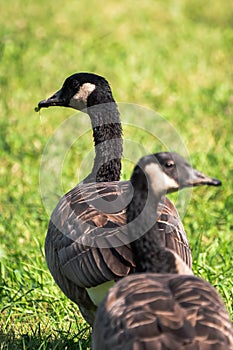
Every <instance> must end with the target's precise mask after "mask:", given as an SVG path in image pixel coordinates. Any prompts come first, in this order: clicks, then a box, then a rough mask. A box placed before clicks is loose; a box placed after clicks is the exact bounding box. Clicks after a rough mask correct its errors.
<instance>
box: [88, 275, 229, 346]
mask: <svg viewBox="0 0 233 350" xmlns="http://www.w3.org/2000/svg"><path fill="white" fill-rule="evenodd" d="M111 291H112V292H111ZM111 291H110V292H109V293H108V296H107V297H106V298H105V299H106V300H105V302H104V303H102V304H101V306H100V310H99V312H98V314H97V320H96V322H95V327H97V329H96V330H97V331H96V330H95V332H94V339H93V344H95V341H96V339H95V337H96V336H97V335H101V336H100V337H99V338H100V339H104V340H105V341H104V343H103V344H101V347H98V349H101V350H104V349H114V350H115V349H121V350H130V349H137V350H144V349H154V350H157V349H158V350H160V349H174V350H178V349H184V350H190V349H191V350H192V349H193V350H196V349H202V350H203V349H209V350H212V349H218V350H229V349H232V344H233V332H232V326H231V323H230V321H229V316H228V314H227V311H226V309H225V307H224V304H223V302H222V301H221V299H220V297H219V295H218V294H217V292H216V291H215V289H214V288H213V287H211V286H210V285H209V284H208V283H207V282H205V281H203V280H201V279H199V278H197V277H194V276H180V275H169V274H167V275H158V274H146V275H145V274H141V275H138V274H135V275H132V276H128V277H126V278H124V279H122V280H121V281H119V282H118V284H117V285H116V286H115V287H114V289H112V290H111ZM99 315H101V317H102V319H101V320H100V319H99V318H98V316H99ZM103 316H104V317H103ZM99 325H101V326H100V327H99ZM109 325H111V326H109ZM113 330H114V332H113V333H114V334H111V331H113ZM139 339H140V341H139ZM98 344H99V345H100V343H99V342H98ZM94 349H96V348H95V346H94Z"/></svg>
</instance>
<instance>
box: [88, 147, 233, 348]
mask: <svg viewBox="0 0 233 350" xmlns="http://www.w3.org/2000/svg"><path fill="white" fill-rule="evenodd" d="M130 181H131V183H132V186H133V188H134V194H133V198H132V201H131V203H130V204H129V205H128V207H127V212H126V216H127V230H128V235H129V236H130V239H131V240H132V243H131V247H132V252H133V256H134V259H135V263H136V272H139V273H135V274H134V275H131V276H127V277H125V278H123V279H121V280H120V281H118V282H117V283H116V284H115V286H113V287H112V288H111V289H110V290H109V292H108V293H107V295H106V297H105V298H104V300H103V301H102V303H101V304H100V306H99V308H98V310H97V313H96V319H95V322H94V327H93V338H92V345H93V350H152V349H153V350H163V349H164V350H165V349H166V350H207V349H208V350H211V349H218V350H229V349H233V328H232V324H231V322H230V319H229V315H228V313H227V311H226V308H225V306H224V304H223V302H222V300H221V298H220V296H219V295H218V293H217V292H216V290H215V289H214V288H213V287H212V286H211V285H210V284H209V283H208V282H206V281H204V280H202V279H201V278H198V277H195V276H193V274H192V271H191V269H190V268H189V267H188V266H187V265H186V264H185V263H184V262H183V260H182V259H181V258H180V257H179V256H178V255H177V254H176V253H175V252H174V251H172V250H170V249H168V248H166V247H164V244H163V241H162V240H161V235H160V231H159V229H158V227H156V226H153V225H151V220H152V215H154V212H155V211H156V210H157V209H156V208H157V206H158V203H159V201H160V200H161V197H162V196H164V194H165V193H166V192H173V191H177V190H178V189H182V188H184V187H189V186H197V185H202V184H205V176H204V175H203V174H200V173H199V172H197V171H196V170H194V169H193V168H191V167H190V166H189V165H188V164H187V163H186V162H185V161H184V159H183V158H181V156H179V155H178V154H173V153H159V154H154V155H150V156H145V157H143V158H142V159H141V160H140V161H139V162H138V164H137V165H136V167H135V168H134V171H133V174H132V177H131V180H130ZM213 181H214V182H216V181H217V180H213ZM208 182H209V179H208ZM146 203H147V205H146ZM145 205H146V210H145ZM140 213H142V215H141V218H140V220H138V216H139V214H140ZM150 227H151V228H150ZM138 231H144V232H145V234H144V235H143V236H141V237H140V238H138V239H136V240H135V241H133V239H134V237H136V238H137V237H138V233H139V232H138Z"/></svg>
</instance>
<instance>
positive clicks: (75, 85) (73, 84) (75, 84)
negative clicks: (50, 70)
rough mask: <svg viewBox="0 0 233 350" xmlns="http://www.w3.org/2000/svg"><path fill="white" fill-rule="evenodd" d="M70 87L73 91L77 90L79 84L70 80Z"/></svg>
mask: <svg viewBox="0 0 233 350" xmlns="http://www.w3.org/2000/svg"><path fill="white" fill-rule="evenodd" d="M71 86H72V88H73V89H77V88H78V87H79V82H78V81H77V80H72V82H71Z"/></svg>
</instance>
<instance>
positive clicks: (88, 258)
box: [36, 73, 192, 325]
mask: <svg viewBox="0 0 233 350" xmlns="http://www.w3.org/2000/svg"><path fill="white" fill-rule="evenodd" d="M50 106H65V107H71V108H74V109H77V110H83V111H84V112H86V113H87V114H89V116H90V119H91V123H92V128H93V137H94V143H95V152H96V155H95V160H94V166H93V169H92V171H91V173H90V175H89V176H87V178H86V179H84V181H83V183H82V184H79V185H77V186H76V187H75V188H73V189H72V190H71V191H70V192H69V193H67V194H66V195H64V196H63V198H61V200H60V201H59V203H58V205H57V207H56V208H55V210H54V211H53V213H52V216H51V220H50V223H49V227H48V232H47V237H46V242H45V254H46V260H47V264H48V267H49V270H50V272H51V274H52V276H53V278H54V280H55V282H56V283H57V284H58V286H59V287H60V288H61V290H62V291H63V292H64V293H65V294H66V296H67V297H68V298H70V299H71V300H73V301H74V302H75V303H76V304H78V305H79V308H80V310H81V313H82V315H83V316H84V318H85V319H86V320H87V322H88V323H90V324H91V325H92V324H93V321H94V315H95V311H96V306H97V305H98V303H99V301H100V300H102V297H103V296H104V295H105V293H106V291H107V290H108V289H109V287H110V286H111V285H113V283H114V281H116V280H118V279H119V278H121V277H123V276H126V275H128V274H130V273H133V272H134V269H135V263H134V260H133V257H132V252H131V248H130V246H129V245H128V244H124V243H125V242H121V245H120V244H119V245H118V246H114V247H112V248H111V249H109V247H108V248H106V247H105V248H104V247H103V246H102V247H93V246H92V247H90V246H89V243H88V242H87V240H88V237H89V233H90V232H91V233H96V235H97V234H100V231H101V230H103V229H104V230H105V231H106V230H107V231H108V232H109V235H111V234H112V235H114V232H116V231H117V228H118V227H119V226H122V225H124V224H125V222H126V218H125V207H124V206H121V207H120V208H119V206H117V207H116V208H115V212H114V210H113V209H112V212H111V213H108V212H107V211H106V210H103V209H102V208H100V205H99V202H100V201H98V198H103V199H104V201H105V203H108V202H110V201H112V200H113V198H115V197H119V199H121V198H126V197H129V192H130V182H127V181H125V182H118V180H119V179H120V171H121V157H122V130H121V122H120V115H119V111H118V108H117V104H116V103H115V100H114V98H113V96H112V92H111V88H110V86H109V84H108V82H107V81H106V80H105V79H104V78H103V77H101V76H98V75H95V74H90V73H77V74H74V75H71V76H70V77H68V78H67V79H66V80H65V82H64V84H63V86H62V88H61V89H60V90H59V91H57V92H56V93H55V94H54V95H53V96H51V97H50V98H48V99H46V100H43V101H41V102H40V103H39V104H38V107H37V108H36V110H37V111H39V110H40V109H41V108H44V107H50ZM96 181H97V182H98V183H96ZM113 181H117V182H113ZM106 182H109V183H106ZM110 182H111V183H110ZM97 202H98V203H97ZM115 202H116V201H115ZM115 202H114V203H115ZM109 207H110V206H109ZM111 208H113V202H112V203H111ZM159 211H160V216H159V218H158V219H157V222H158V225H159V227H160V229H161V237H163V240H164V242H165V245H166V246H167V247H169V248H170V249H173V250H174V251H176V253H177V254H179V255H180V256H181V258H182V259H183V260H184V261H185V262H186V263H187V265H189V266H190V267H191V265H192V258H191V252H190V248H189V243H188V240H187V237H186V234H185V231H184V228H183V225H182V223H181V220H180V218H179V215H178V213H177V211H176V209H175V207H174V205H173V204H172V203H171V202H170V201H169V200H168V199H167V198H166V197H165V199H164V203H161V204H160V207H159ZM84 224H86V226H85V225H84ZM88 225H89V226H88ZM84 226H85V228H84ZM88 227H89V228H88ZM111 232H112V233H111ZM74 235H75V237H76V238H77V237H78V238H79V242H77V239H76V240H75V239H74V237H73V236H74Z"/></svg>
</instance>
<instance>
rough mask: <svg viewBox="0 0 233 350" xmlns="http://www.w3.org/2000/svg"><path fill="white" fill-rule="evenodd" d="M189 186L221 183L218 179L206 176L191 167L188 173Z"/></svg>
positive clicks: (217, 184) (218, 184)
mask: <svg viewBox="0 0 233 350" xmlns="http://www.w3.org/2000/svg"><path fill="white" fill-rule="evenodd" d="M188 185H189V186H200V185H208V186H221V185H222V183H221V181H220V180H217V179H213V178H212V177H209V176H206V175H205V174H203V173H200V172H199V171H197V170H195V169H192V172H191V174H190V178H189V182H188Z"/></svg>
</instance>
